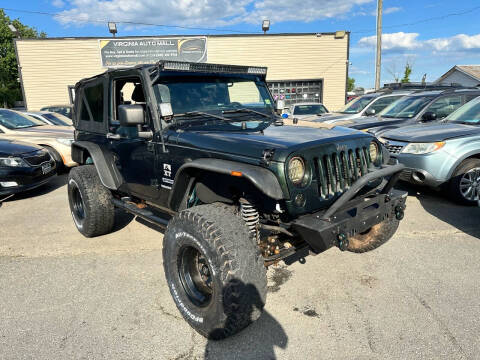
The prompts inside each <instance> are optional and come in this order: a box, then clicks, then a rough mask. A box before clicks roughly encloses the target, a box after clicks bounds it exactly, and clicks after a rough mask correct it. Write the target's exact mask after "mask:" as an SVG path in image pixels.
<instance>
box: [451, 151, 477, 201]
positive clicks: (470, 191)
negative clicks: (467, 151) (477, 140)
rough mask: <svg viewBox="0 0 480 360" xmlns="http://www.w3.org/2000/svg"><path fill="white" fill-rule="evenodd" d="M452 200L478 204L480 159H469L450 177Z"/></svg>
mask: <svg viewBox="0 0 480 360" xmlns="http://www.w3.org/2000/svg"><path fill="white" fill-rule="evenodd" d="M449 185H450V189H449V194H450V197H451V198H452V200H454V201H455V202H457V203H459V204H463V205H477V204H478V200H479V199H480V159H467V160H465V161H463V162H462V163H461V164H460V165H459V166H458V168H457V169H456V170H455V172H454V174H453V176H452V178H451V179H450V183H449Z"/></svg>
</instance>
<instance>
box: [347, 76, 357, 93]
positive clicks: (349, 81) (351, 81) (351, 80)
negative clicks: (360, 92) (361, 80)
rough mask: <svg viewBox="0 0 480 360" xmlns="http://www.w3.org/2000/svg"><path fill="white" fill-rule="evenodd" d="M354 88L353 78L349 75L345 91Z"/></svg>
mask: <svg viewBox="0 0 480 360" xmlns="http://www.w3.org/2000/svg"><path fill="white" fill-rule="evenodd" d="M354 89H355V79H354V78H351V77H349V78H348V85H347V91H353V90H354Z"/></svg>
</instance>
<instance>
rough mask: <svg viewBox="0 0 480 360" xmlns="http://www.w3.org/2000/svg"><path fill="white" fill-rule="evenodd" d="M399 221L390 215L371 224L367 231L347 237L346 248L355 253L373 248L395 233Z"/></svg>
mask: <svg viewBox="0 0 480 360" xmlns="http://www.w3.org/2000/svg"><path fill="white" fill-rule="evenodd" d="M399 224H400V221H398V220H397V219H395V218H393V217H391V218H388V219H386V220H384V221H382V222H381V223H380V224H377V225H374V226H372V227H371V228H370V229H368V230H367V231H364V232H362V233H359V234H357V235H355V236H352V237H350V238H349V239H348V246H347V250H348V251H351V252H356V253H364V252H367V251H371V250H374V249H376V248H378V247H379V246H380V245H383V244H385V243H386V242H387V241H388V240H390V239H391V237H392V236H393V235H394V234H395V232H396V231H397V229H398V225H399Z"/></svg>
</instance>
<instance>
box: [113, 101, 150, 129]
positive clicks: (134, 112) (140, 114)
mask: <svg viewBox="0 0 480 360" xmlns="http://www.w3.org/2000/svg"><path fill="white" fill-rule="evenodd" d="M118 121H119V122H120V125H121V126H136V125H143V124H145V112H144V111H143V106H142V105H120V106H119V107H118Z"/></svg>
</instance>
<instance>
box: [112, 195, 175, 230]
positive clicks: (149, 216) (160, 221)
mask: <svg viewBox="0 0 480 360" xmlns="http://www.w3.org/2000/svg"><path fill="white" fill-rule="evenodd" d="M113 205H115V207H117V208H119V209H122V210H125V211H126V212H129V213H131V214H133V215H135V216H138V217H139V218H142V219H143V220H146V221H148V222H151V223H152V224H155V225H158V226H161V227H163V228H164V227H167V224H168V221H169V220H167V219H164V218H161V217H159V216H157V215H155V214H154V213H153V212H152V211H150V210H148V209H139V208H138V207H137V206H135V205H134V204H133V203H129V202H126V201H123V200H119V199H115V198H114V199H113Z"/></svg>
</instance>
